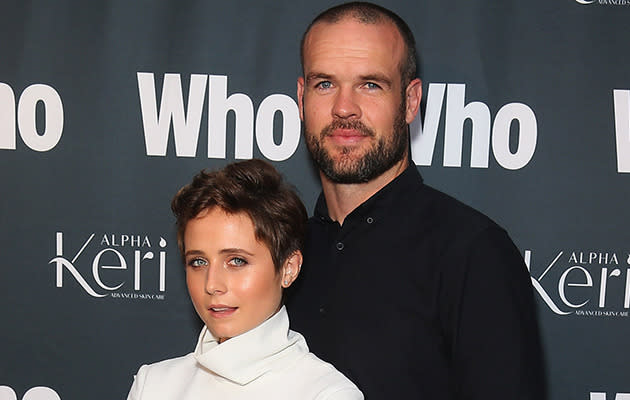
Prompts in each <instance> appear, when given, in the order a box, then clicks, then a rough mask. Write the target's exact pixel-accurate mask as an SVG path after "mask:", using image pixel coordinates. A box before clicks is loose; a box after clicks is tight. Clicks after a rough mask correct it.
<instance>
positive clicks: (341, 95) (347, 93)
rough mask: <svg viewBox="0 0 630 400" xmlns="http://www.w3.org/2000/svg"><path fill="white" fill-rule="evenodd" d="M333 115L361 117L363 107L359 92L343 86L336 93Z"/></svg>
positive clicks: (346, 117) (345, 117)
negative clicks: (360, 102)
mask: <svg viewBox="0 0 630 400" xmlns="http://www.w3.org/2000/svg"><path fill="white" fill-rule="evenodd" d="M332 113H333V117H337V118H344V119H348V118H360V117H361V107H360V106H359V102H358V94H357V93H355V92H354V90H353V89H352V88H342V89H340V90H339V91H338V92H337V93H336V95H335V103H334V104H333V109H332Z"/></svg>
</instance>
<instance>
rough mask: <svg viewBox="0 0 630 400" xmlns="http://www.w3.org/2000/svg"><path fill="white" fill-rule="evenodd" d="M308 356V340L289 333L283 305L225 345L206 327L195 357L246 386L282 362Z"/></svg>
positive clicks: (211, 368) (210, 368)
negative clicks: (264, 319)
mask: <svg viewBox="0 0 630 400" xmlns="http://www.w3.org/2000/svg"><path fill="white" fill-rule="evenodd" d="M306 353H308V346H307V345H306V341H305V340H304V338H303V337H302V335H300V334H299V333H297V332H294V331H291V330H289V316H288V314H287V310H286V308H285V307H284V306H283V307H282V308H281V309H280V311H278V312H277V313H276V314H275V315H273V316H272V317H271V318H269V319H268V320H266V321H264V322H263V323H262V324H260V325H258V326H257V327H256V328H254V329H252V330H249V331H247V332H245V333H243V334H241V335H238V336H235V337H233V338H231V339H229V340H226V341H225V342H223V343H221V344H219V343H218V338H216V337H214V336H213V335H212V333H210V331H209V330H208V328H207V327H205V326H204V327H203V329H202V330H201V334H200V335H199V341H198V342H197V347H196V348H195V352H194V355H195V358H196V360H197V362H199V364H201V365H203V366H204V367H205V368H207V369H208V370H210V371H212V372H214V373H215V374H217V375H219V376H221V377H223V378H225V379H228V380H230V381H233V382H236V383H238V384H240V385H245V384H247V383H249V382H251V381H253V380H255V379H256V378H258V377H260V376H262V375H264V374H265V373H267V372H270V371H272V370H273V369H274V368H275V367H276V366H277V364H278V362H279V361H280V360H283V361H286V360H287V359H288V358H292V357H293V358H295V357H299V356H302V355H303V354H306ZM282 364H284V362H283V363H282Z"/></svg>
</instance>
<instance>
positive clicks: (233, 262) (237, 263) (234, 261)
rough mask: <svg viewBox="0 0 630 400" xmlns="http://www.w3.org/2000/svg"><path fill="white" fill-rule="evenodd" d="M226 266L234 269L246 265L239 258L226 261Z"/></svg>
mask: <svg viewBox="0 0 630 400" xmlns="http://www.w3.org/2000/svg"><path fill="white" fill-rule="evenodd" d="M228 264H230V265H232V266H235V267H242V266H243V265H245V264H247V261H246V260H245V259H243V258H240V257H234V258H232V259H230V261H228Z"/></svg>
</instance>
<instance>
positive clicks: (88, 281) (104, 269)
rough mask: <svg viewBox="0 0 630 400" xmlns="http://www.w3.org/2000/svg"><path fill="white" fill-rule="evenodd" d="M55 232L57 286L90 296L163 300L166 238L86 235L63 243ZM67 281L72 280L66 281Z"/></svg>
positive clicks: (54, 259)
mask: <svg viewBox="0 0 630 400" xmlns="http://www.w3.org/2000/svg"><path fill="white" fill-rule="evenodd" d="M64 239H66V237H65V236H64V233H63V232H57V233H56V235H55V257H53V258H52V259H51V260H50V261H49V262H48V263H49V264H52V265H53V266H54V268H55V282H56V286H57V287H58V288H64V289H66V288H68V289H69V286H75V287H76V286H77V285H76V284H78V286H79V287H80V288H81V289H83V291H84V292H85V293H87V294H89V295H90V296H92V297H97V298H102V297H111V298H119V299H146V300H164V298H165V291H166V244H167V243H166V240H165V239H164V238H163V237H161V236H155V237H153V236H149V235H138V234H113V233H103V234H99V235H97V234H96V233H91V234H89V235H88V236H87V237H86V238H84V239H82V240H79V241H76V242H75V241H73V242H72V243H66V241H65V240H64ZM68 281H74V282H70V283H68Z"/></svg>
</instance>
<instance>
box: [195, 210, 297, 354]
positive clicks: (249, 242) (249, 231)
mask: <svg viewBox="0 0 630 400" xmlns="http://www.w3.org/2000/svg"><path fill="white" fill-rule="evenodd" d="M184 248H185V249H186V250H185V254H184V256H185V262H186V284H187V285H188V292H189V293H190V298H191V299H192V302H193V304H194V306H195V310H197V314H199V317H201V319H202V320H203V322H204V323H205V324H206V326H207V327H208V329H209V330H210V332H211V333H212V334H213V335H214V336H215V337H217V338H219V339H220V340H219V342H222V341H224V340H227V339H229V338H231V337H234V336H236V335H240V334H241V333H244V332H247V331H249V330H250V329H252V328H255V327H256V326H258V325H260V324H261V323H262V322H263V321H265V320H266V319H267V318H269V317H270V316H272V315H273V314H274V313H275V312H276V311H277V310H278V309H279V307H280V301H281V298H282V288H283V285H284V286H288V285H290V284H291V282H293V280H294V279H295V276H297V272H299V267H297V265H294V267H297V268H293V269H292V270H291V271H288V270H289V269H290V268H289V267H291V265H292V264H291V263H292V261H295V260H294V258H295V257H294V256H292V257H290V258H289V260H287V261H286V262H285V264H284V265H283V268H282V270H281V271H280V272H279V273H276V269H275V267H274V264H273V260H272V258H271V253H270V251H269V249H268V248H267V246H266V245H265V244H264V243H262V242H259V241H258V240H256V236H255V235H254V225H253V223H252V221H251V219H250V218H249V216H248V215H247V214H245V213H237V214H227V213H226V212H225V211H223V210H222V209H221V208H219V207H213V208H210V209H208V210H204V211H202V212H201V213H200V214H199V215H198V216H197V217H196V218H193V219H191V220H190V221H189V222H188V224H187V225H186V230H185V233H184ZM298 255H299V254H298ZM299 263H300V264H301V255H299ZM292 272H295V274H294V275H291V274H292ZM287 282H288V284H286V283H287Z"/></svg>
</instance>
